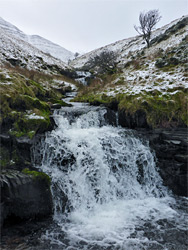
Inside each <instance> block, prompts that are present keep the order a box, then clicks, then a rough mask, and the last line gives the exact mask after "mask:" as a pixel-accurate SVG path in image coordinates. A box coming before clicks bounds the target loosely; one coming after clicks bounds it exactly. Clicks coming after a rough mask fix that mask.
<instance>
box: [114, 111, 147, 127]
mask: <svg viewBox="0 0 188 250" xmlns="http://www.w3.org/2000/svg"><path fill="white" fill-rule="evenodd" d="M118 122H119V125H121V126H122V127H127V128H132V129H134V128H149V125H148V123H147V119H146V113H145V112H144V111H143V110H137V111H136V112H135V113H134V114H130V113H126V112H125V111H122V110H119V111H118Z"/></svg>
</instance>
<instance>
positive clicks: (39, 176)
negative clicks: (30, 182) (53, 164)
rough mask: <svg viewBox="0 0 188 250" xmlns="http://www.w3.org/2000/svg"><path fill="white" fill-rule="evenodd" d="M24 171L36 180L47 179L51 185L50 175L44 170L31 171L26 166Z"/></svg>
mask: <svg viewBox="0 0 188 250" xmlns="http://www.w3.org/2000/svg"><path fill="white" fill-rule="evenodd" d="M22 173H24V174H27V175H30V176H32V177H33V179H34V180H41V179H42V180H45V181H46V182H47V183H48V185H49V186H50V184H51V179H50V177H49V176H48V175H47V174H45V173H43V172H38V171H31V170H29V169H28V168H25V169H23V170H22Z"/></svg>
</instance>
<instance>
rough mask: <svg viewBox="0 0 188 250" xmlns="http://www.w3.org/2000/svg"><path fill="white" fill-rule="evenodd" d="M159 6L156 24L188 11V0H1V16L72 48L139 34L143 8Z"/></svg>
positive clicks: (28, 31) (83, 48)
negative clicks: (160, 16)
mask: <svg viewBox="0 0 188 250" xmlns="http://www.w3.org/2000/svg"><path fill="white" fill-rule="evenodd" d="M151 9H159V11H160V14H161V15H162V19H161V20H160V22H159V23H158V25H157V27H156V28H159V27H162V26H163V25H165V24H168V23H169V22H171V21H173V20H175V19H177V18H180V17H181V16H183V15H187V14H188V0H0V16H1V17H2V18H4V19H5V20H6V21H8V22H10V23H12V24H14V25H15V26H17V27H18V28H19V29H20V30H22V31H23V32H24V33H26V34H29V35H34V34H36V35H40V36H42V37H44V38H46V39H48V40H50V41H52V42H54V43H57V44H59V45H61V46H62V47H64V48H66V49H68V50H70V51H72V52H88V51H91V50H93V49H96V48H99V47H102V46H104V45H107V44H110V43H113V42H116V41H118V40H121V39H125V38H128V37H132V36H135V35H137V32H136V31H135V29H134V25H135V24H136V25H138V24H139V22H138V16H139V13H140V12H141V11H148V10H151Z"/></svg>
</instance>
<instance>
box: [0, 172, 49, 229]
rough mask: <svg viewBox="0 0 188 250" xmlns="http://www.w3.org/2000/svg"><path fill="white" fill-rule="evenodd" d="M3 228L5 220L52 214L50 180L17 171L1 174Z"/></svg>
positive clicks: (42, 176)
mask: <svg viewBox="0 0 188 250" xmlns="http://www.w3.org/2000/svg"><path fill="white" fill-rule="evenodd" d="M0 184H1V209H0V210H1V217H0V218H1V226H2V225H3V223H4V221H5V220H8V219H9V218H11V219H10V220H11V221H14V220H15V219H21V220H22V219H34V218H36V217H37V218H40V217H45V216H48V215H50V214H51V213H52V196H51V192H50V184H49V180H48V178H47V177H46V176H45V175H43V174H40V175H38V176H33V175H30V174H24V173H22V172H19V171H15V170H3V171H2V174H1V180H0Z"/></svg>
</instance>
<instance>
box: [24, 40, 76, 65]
mask: <svg viewBox="0 0 188 250" xmlns="http://www.w3.org/2000/svg"><path fill="white" fill-rule="evenodd" d="M27 39H28V40H27V41H28V42H29V43H30V44H32V45H33V46H35V47H36V48H38V49H40V50H41V51H43V52H45V53H48V54H50V55H52V56H53V57H55V58H58V59H60V60H61V61H63V62H66V63H68V62H69V60H72V59H74V58H75V56H74V53H72V52H71V51H69V50H66V49H64V48H63V47H61V46H59V45H57V44H55V43H53V42H51V41H49V40H47V39H45V38H43V37H41V36H38V35H31V36H27Z"/></svg>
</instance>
